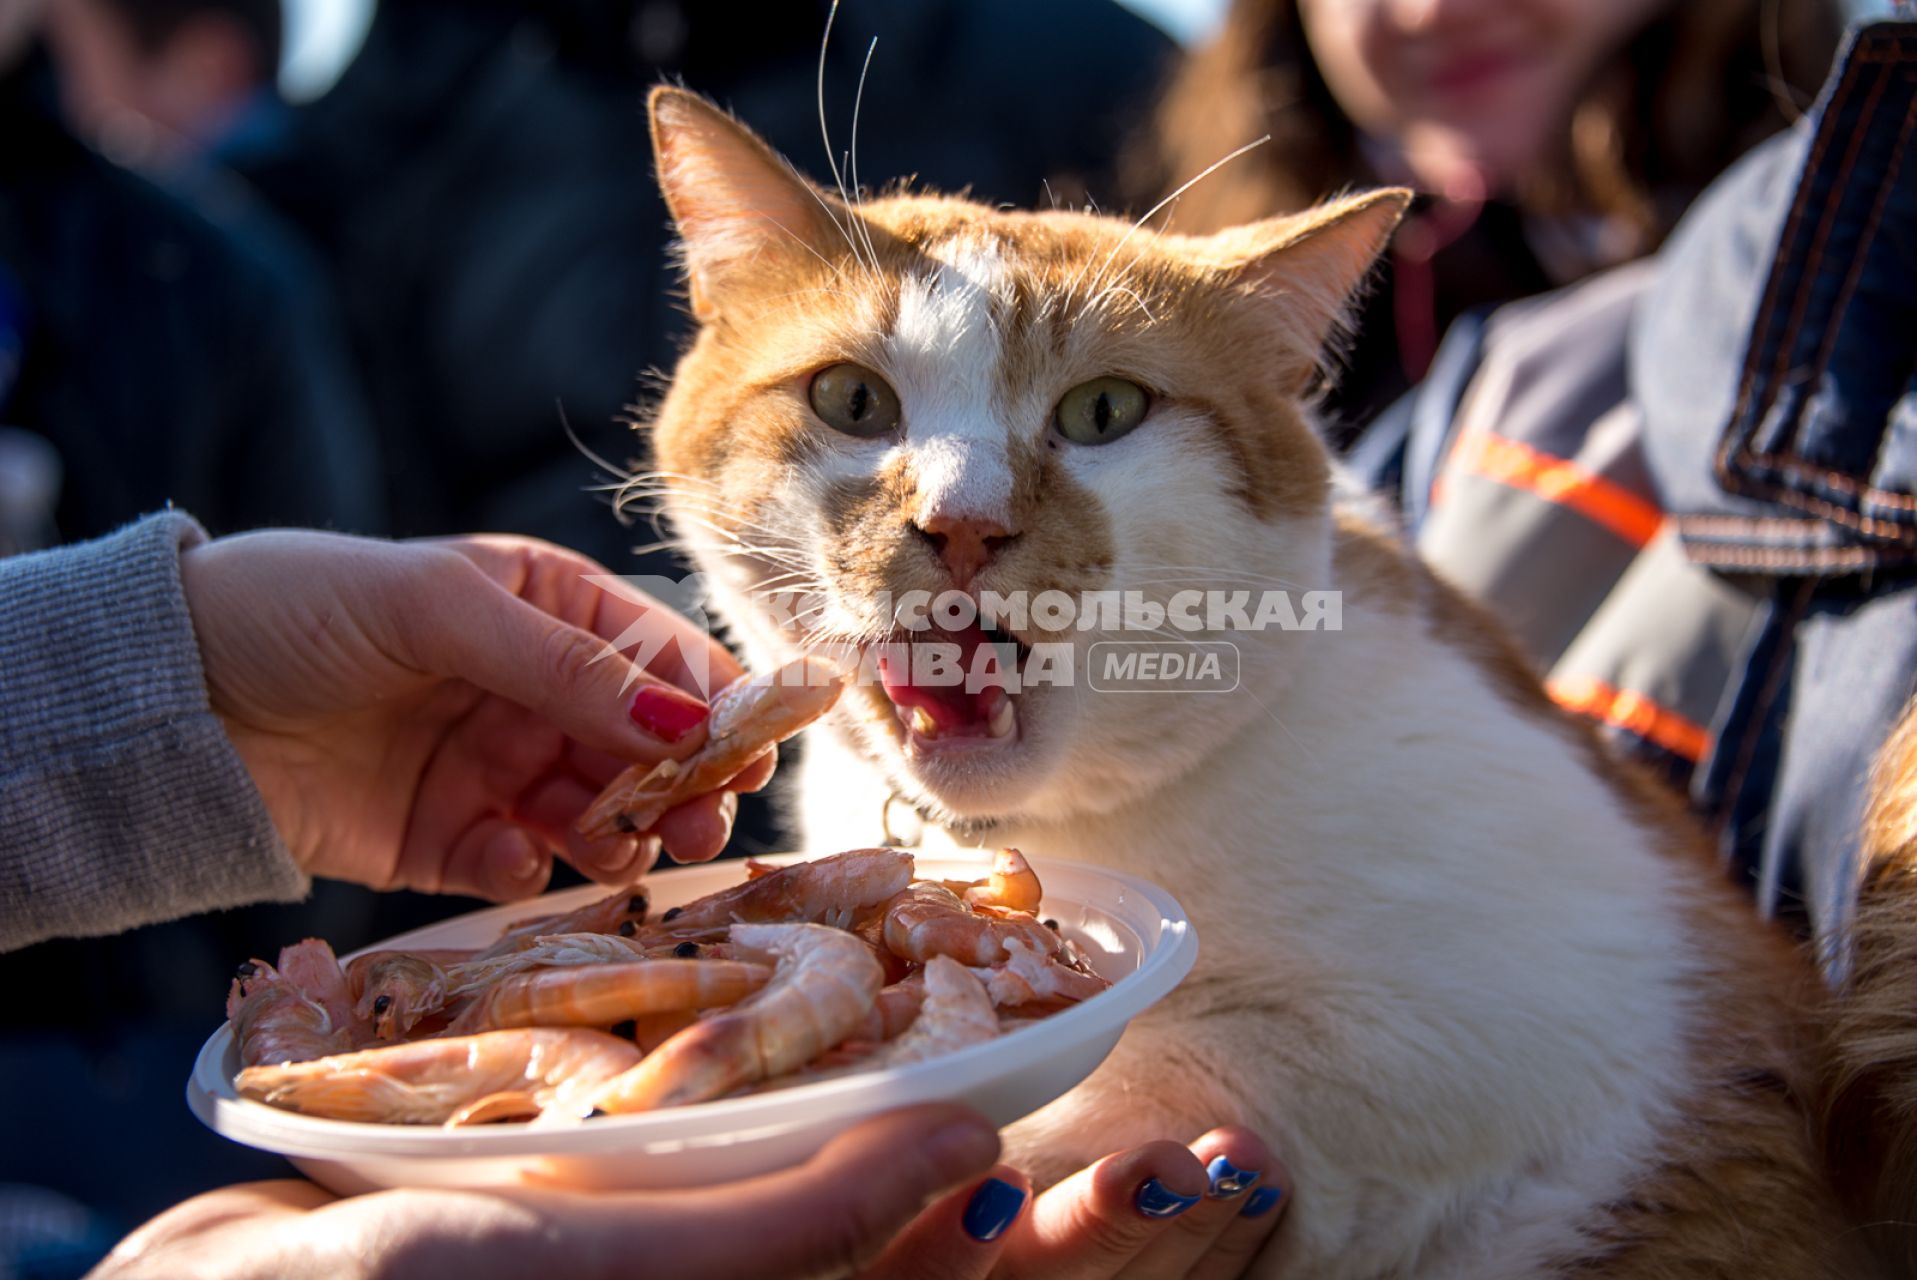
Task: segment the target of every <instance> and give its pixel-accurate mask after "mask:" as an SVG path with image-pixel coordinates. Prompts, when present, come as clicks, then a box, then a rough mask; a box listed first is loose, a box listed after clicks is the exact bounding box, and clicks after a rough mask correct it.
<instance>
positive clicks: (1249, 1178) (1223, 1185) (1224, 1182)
mask: <svg viewBox="0 0 1917 1280" xmlns="http://www.w3.org/2000/svg"><path fill="white" fill-rule="evenodd" d="M1205 1176H1206V1177H1208V1178H1210V1179H1211V1191H1210V1193H1209V1194H1210V1195H1211V1198H1212V1199H1214V1200H1229V1199H1231V1198H1232V1197H1233V1196H1236V1195H1239V1194H1242V1193H1243V1192H1246V1191H1249V1190H1251V1188H1252V1187H1253V1186H1254V1185H1255V1184H1256V1183H1257V1181H1258V1179H1260V1178H1262V1177H1264V1176H1265V1175H1264V1174H1262V1173H1260V1172H1259V1171H1258V1170H1256V1169H1240V1168H1239V1167H1238V1166H1237V1165H1235V1164H1233V1163H1232V1162H1231V1161H1229V1160H1227V1159H1226V1158H1225V1157H1223V1156H1214V1157H1212V1162H1211V1163H1210V1164H1208V1165H1206V1166H1205Z"/></svg>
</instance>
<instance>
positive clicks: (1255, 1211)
mask: <svg viewBox="0 0 1917 1280" xmlns="http://www.w3.org/2000/svg"><path fill="white" fill-rule="evenodd" d="M1284 1198H1285V1193H1284V1191H1283V1189H1282V1188H1279V1187H1260V1188H1258V1190H1256V1191H1254V1192H1252V1193H1251V1196H1250V1198H1248V1199H1247V1200H1246V1201H1245V1207H1244V1208H1242V1209H1240V1210H1239V1211H1238V1216H1239V1217H1241V1218H1262V1217H1264V1216H1265V1215H1266V1214H1268V1213H1270V1212H1271V1211H1272V1210H1273V1209H1275V1208H1277V1207H1278V1202H1279V1201H1280V1200H1283V1199H1284Z"/></svg>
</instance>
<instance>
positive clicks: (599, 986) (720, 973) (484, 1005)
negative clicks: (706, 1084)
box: [450, 960, 772, 1032]
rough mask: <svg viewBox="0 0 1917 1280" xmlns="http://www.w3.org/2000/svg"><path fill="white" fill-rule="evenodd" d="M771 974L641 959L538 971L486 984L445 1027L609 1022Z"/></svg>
mask: <svg viewBox="0 0 1917 1280" xmlns="http://www.w3.org/2000/svg"><path fill="white" fill-rule="evenodd" d="M771 976H772V970H771V969H770V968H769V967H768V966H766V965H762V964H751V963H748V962H746V961H743V960H646V961H641V962H639V963H636V964H600V965H591V966H588V967H585V968H571V969H542V970H540V971H539V972H537V973H522V974H520V975H518V976H516V977H512V978H507V979H505V980H504V981H502V982H496V983H494V984H493V985H492V986H490V987H487V988H486V989H485V990H484V991H482V992H481V993H480V994H479V996H478V998H476V999H475V1000H474V1001H473V1002H472V1003H471V1004H469V1005H467V1006H466V1008H465V1010H464V1011H463V1012H461V1013H460V1015H459V1017H458V1018H456V1019H454V1020H453V1025H452V1027H451V1028H450V1030H452V1031H454V1032H462V1031H484V1030H488V1029H491V1028H495V1027H604V1026H610V1025H612V1024H613V1023H615V1022H624V1021H626V1020H627V1019H628V1018H637V1017H640V1016H642V1015H644V1014H650V1013H668V1012H671V1011H672V1010H675V1009H711V1008H716V1007H718V1006H720V1005H728V1004H736V1003H737V1002H739V1001H740V1000H743V999H744V998H745V997H747V996H749V995H751V994H752V993H753V992H754V991H757V990H758V989H759V988H760V987H763V986H764V985H765V984H766V980H767V979H768V978H770V977H771Z"/></svg>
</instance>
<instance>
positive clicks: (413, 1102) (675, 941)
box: [226, 849, 1106, 1125]
mask: <svg viewBox="0 0 1917 1280" xmlns="http://www.w3.org/2000/svg"><path fill="white" fill-rule="evenodd" d="M744 866H745V873H746V879H745V880H744V881H743V883H740V884H737V885H734V886H732V887H731V888H728V889H724V890H721V891H720V892H718V893H714V894H711V895H709V896H707V897H704V898H700V899H698V900H697V901H695V902H690V903H687V904H686V905H684V906H680V907H674V908H673V909H672V910H670V911H666V912H664V913H663V914H661V915H659V916H658V918H657V919H648V906H649V904H648V900H647V895H646V894H645V893H644V892H643V891H638V890H623V891H621V892H619V893H616V894H613V895H612V896H610V897H607V898H605V899H603V900H601V901H598V902H594V903H592V904H591V905H589V906H587V907H584V908H581V909H580V910H578V911H574V912H571V913H569V914H565V915H554V916H545V917H541V918H539V919H534V920H527V921H523V922H521V923H518V924H516V925H514V926H512V927H511V928H509V929H507V931H506V932H505V934H504V935H503V936H501V937H500V939H499V940H498V941H497V942H494V943H493V944H492V945H490V946H488V947H484V948H481V949H478V950H473V951H376V952H371V953H368V954H365V955H361V956H359V957H357V958H356V959H354V960H353V961H352V962H351V963H350V964H347V965H346V966H344V967H343V968H342V967H341V965H340V963H339V961H338V960H337V959H336V958H335V957H334V955H333V952H332V949H331V948H330V947H328V946H327V944H326V943H324V942H322V941H320V940H318V939H307V940H306V941H304V942H301V943H298V944H296V945H294V946H290V947H287V948H286V949H285V950H284V951H282V952H281V953H280V959H279V964H278V965H277V966H274V965H269V964H267V963H265V962H264V961H260V960H252V961H248V962H247V963H246V964H244V965H242V966H240V971H239V976H238V977H237V978H235V979H234V982H233V986H232V990H231V992H230V993H229V995H228V997H227V1005H226V1010H227V1017H228V1018H229V1019H230V1020H231V1022H232V1024H233V1034H234V1038H235V1040H236V1042H237V1044H238V1046H239V1057H240V1063H241V1068H242V1069H241V1071H240V1073H239V1075H238V1077H237V1078H236V1080H235V1085H236V1087H237V1088H238V1090H239V1092H240V1094H241V1095H242V1096H244V1097H248V1098H253V1099H257V1100H259V1101H261V1102H266V1103H270V1104H272V1105H273V1106H277V1107H284V1108H287V1109H289V1110H293V1111H300V1112H304V1113H306V1114H309V1115H317V1116H327V1117H331V1118H333V1119H338V1120H356V1121H367V1122H375V1123H390V1124H444V1125H471V1124H481V1123H490V1122H499V1121H528V1120H536V1121H542V1122H555V1123H557V1122H568V1121H575V1120H579V1119H583V1118H587V1117H591V1116H594V1115H601V1114H614V1115H616V1114H622V1113H629V1112H636V1111H649V1110H654V1109H657V1108H660V1107H673V1106H684V1105H687V1104H690V1103H697V1102H707V1101H711V1100H713V1099H717V1098H724V1097H729V1096H734V1095H737V1094H741V1093H745V1092H751V1091H755V1090H761V1089H767V1088H781V1087H785V1086H787V1085H790V1084H796V1083H805V1082H808V1081H811V1080H816V1079H822V1078H826V1077H829V1076H832V1075H835V1074H838V1073H842V1072H847V1071H854V1070H863V1069H868V1068H873V1067H890V1066H897V1065H900V1064H904V1063H909V1062H917V1061H921V1060H923V1059H926V1058H930V1057H934V1056H936V1055H939V1054H943V1053H947V1052H950V1051H952V1050H954V1049H960V1048H963V1047H965V1046H967V1045H972V1044H978V1043H981V1042H983V1041H986V1040H990V1039H993V1038H995V1037H997V1036H999V1035H1001V1034H1003V1033H1004V1032H1005V1031H1006V1030H1007V1029H1009V1028H1011V1027H1013V1026H1017V1025H1021V1024H1023V1023H1025V1022H1029V1021H1031V1020H1033V1019H1035V1018H1039V1017H1043V1016H1045V1015H1047V1014H1050V1013H1053V1012H1056V1011H1058V1010H1060V1009H1063V1008H1066V1007H1068V1006H1070V1005H1073V1004H1076V1003H1077V1002H1079V1001H1081V1000H1084V999H1087V998H1089V997H1091V996H1093V995H1096V994H1097V993H1098V992H1100V991H1102V990H1104V989H1105V986H1106V983H1105V982H1104V980H1103V979H1101V978H1099V977H1098V976H1097V975H1096V974H1095V973H1093V972H1092V970H1091V968H1090V966H1089V965H1088V964H1087V963H1086V962H1085V960H1084V957H1083V956H1082V955H1081V954H1080V953H1079V952H1078V951H1077V950H1076V949H1075V948H1074V947H1073V946H1072V944H1071V943H1070V942H1069V941H1067V940H1066V939H1065V938H1064V937H1063V935H1061V933H1060V932H1059V929H1058V925H1057V922H1056V921H1052V920H1046V919H1043V918H1042V917H1041V916H1040V914H1039V910H1040V901H1041V896H1042V889H1041V886H1040V884H1039V880H1038V876H1037V874H1036V873H1035V872H1034V871H1033V870H1032V868H1031V865H1030V864H1029V863H1028V862H1027V861H1026V860H1025V857H1024V855H1022V854H1021V853H1019V851H1018V850H1016V849H1001V850H999V851H998V852H997V854H996V855H995V856H994V858H993V862H992V869H991V873H990V874H989V875H987V876H985V877H983V878H981V879H979V880H975V881H940V880H920V879H916V878H915V876H914V872H915V866H914V862H913V858H912V855H911V854H909V853H905V852H903V851H900V850H897V849H854V850H852V851H850V852H847V853H840V854H836V855H834V856H832V857H828V858H820V859H817V860H815V861H812V862H801V863H794V864H792V865H789V866H782V867H775V866H770V865H767V864H764V863H760V862H756V861H751V860H748V861H747V862H746V863H745V864H744Z"/></svg>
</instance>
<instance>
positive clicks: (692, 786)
mask: <svg viewBox="0 0 1917 1280" xmlns="http://www.w3.org/2000/svg"><path fill="white" fill-rule="evenodd" d="M844 687H845V684H844V676H843V675H842V674H841V673H840V672H839V670H838V668H837V667H835V666H834V665H833V664H832V663H829V662H827V661H825V660H824V659H823V658H816V657H803V658H798V659H796V660H794V661H792V662H788V663H787V664H786V665H785V666H783V667H780V668H779V669H778V670H777V671H771V672H768V673H766V674H765V675H759V676H747V677H743V678H741V679H738V680H735V681H733V682H732V683H731V684H729V685H727V686H726V687H725V688H723V689H721V690H719V692H718V693H716V694H714V695H713V697H712V712H711V715H710V716H709V717H708V718H707V720H706V743H705V745H704V746H702V747H700V748H699V750H698V751H696V752H694V753H693V755H692V757H691V758H690V759H687V760H662V761H660V762H659V763H658V764H655V765H635V766H633V767H632V768H630V769H627V770H626V771H625V772H624V773H622V774H620V775H619V776H618V777H617V778H615V779H614V780H613V782H612V785H611V786H609V787H607V788H606V789H605V791H604V792H602V793H601V794H600V796H599V798H598V799H597V800H595V801H593V803H592V805H591V806H590V807H589V808H588V809H587V810H586V812H585V813H584V814H583V815H582V816H581V817H580V819H579V832H580V834H581V835H584V836H586V837H587V838H589V839H603V838H604V837H607V836H611V835H615V834H617V833H619V832H627V833H630V832H635V831H650V830H651V829H652V828H653V826H654V825H656V824H657V823H658V821H659V819H660V818H662V817H664V816H665V814H666V811H667V810H668V809H671V808H673V807H674V806H676V805H681V804H684V803H685V802H686V801H688V800H692V799H694V798H696V797H698V796H702V795H705V794H706V793H707V792H710V791H716V790H718V789H719V788H720V787H722V786H724V785H725V784H726V783H727V782H729V781H730V780H731V779H732V778H733V777H734V776H736V775H737V774H738V773H739V771H740V770H741V769H744V768H745V767H746V766H747V765H749V764H751V763H752V762H753V761H754V760H757V759H758V758H759V757H760V756H762V755H764V754H765V753H766V752H767V751H769V750H770V749H771V748H772V747H774V746H775V745H777V744H778V743H781V742H784V741H785V740H786V739H787V738H790V737H791V736H792V735H793V734H795V733H797V732H798V731H799V730H801V729H803V728H805V727H806V726H807V725H809V724H811V723H812V722H813V721H814V720H817V719H818V718H819V717H820V716H822V715H824V714H825V713H826V712H827V711H828V710H830V709H831V707H832V704H833V703H834V702H836V701H838V697H839V693H840V691H841V690H842V689H843V688H844Z"/></svg>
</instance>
